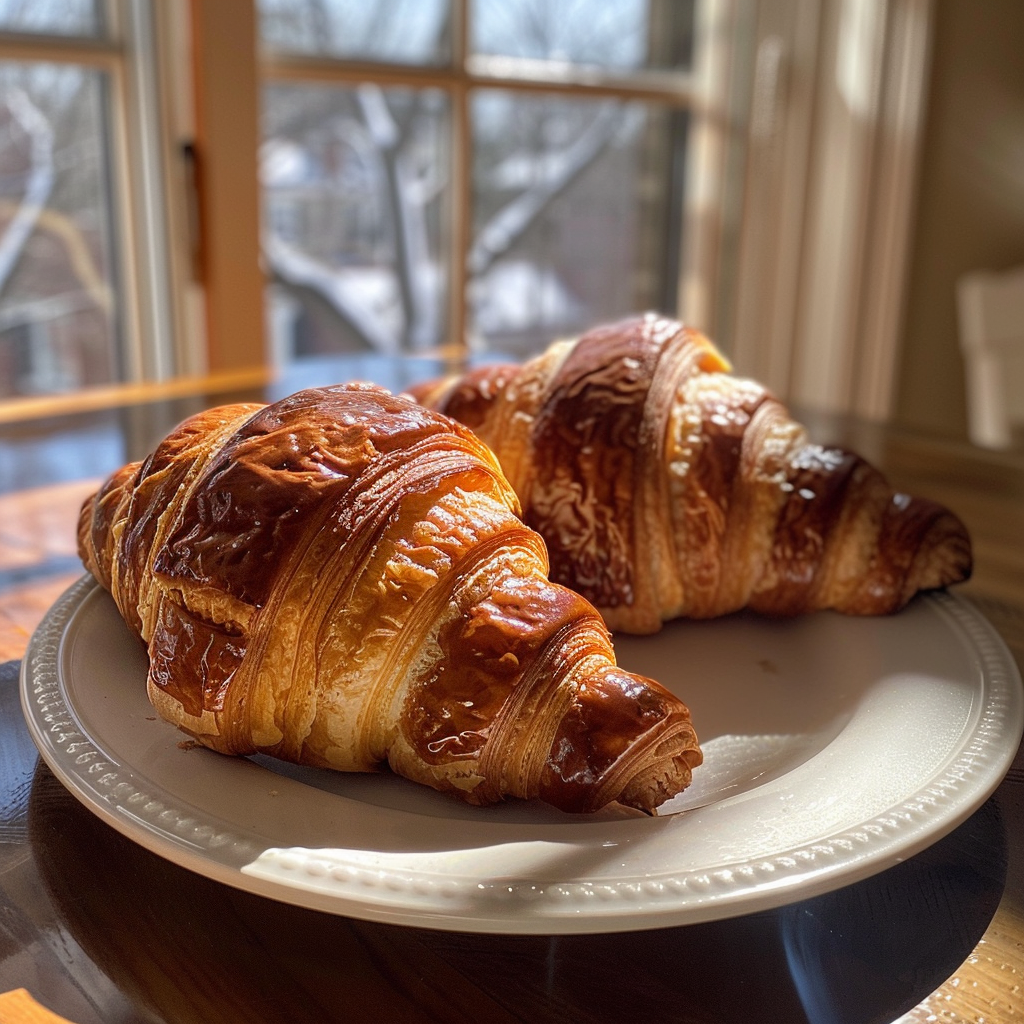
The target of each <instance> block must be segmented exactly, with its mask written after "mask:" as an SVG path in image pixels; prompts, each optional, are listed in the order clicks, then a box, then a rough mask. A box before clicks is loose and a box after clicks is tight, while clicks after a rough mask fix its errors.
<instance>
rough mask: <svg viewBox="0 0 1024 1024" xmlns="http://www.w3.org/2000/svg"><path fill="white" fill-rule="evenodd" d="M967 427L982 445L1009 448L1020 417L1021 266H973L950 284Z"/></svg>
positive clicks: (1023, 404) (1023, 419)
mask: <svg viewBox="0 0 1024 1024" xmlns="http://www.w3.org/2000/svg"><path fill="white" fill-rule="evenodd" d="M956 303H957V315H958V318H959V322H960V351H961V353H962V354H963V358H964V375H965V381H966V386H967V430H968V434H969V436H970V439H971V440H972V441H973V442H974V443H975V444H977V445H980V446H982V447H984V448H1009V447H1010V446H1011V445H1012V444H1013V424H1014V423H1024V267H1019V268H1017V269H1014V270H1008V271H1003V272H1001V273H995V272H991V271H974V272H971V273H969V274H965V275H964V276H963V277H961V278H960V279H959V280H958V281H957V285H956Z"/></svg>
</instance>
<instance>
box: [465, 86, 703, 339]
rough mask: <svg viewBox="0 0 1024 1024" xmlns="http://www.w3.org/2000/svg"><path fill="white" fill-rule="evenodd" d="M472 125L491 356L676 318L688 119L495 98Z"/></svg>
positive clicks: (495, 93)
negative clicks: (661, 313) (639, 316)
mask: <svg viewBox="0 0 1024 1024" xmlns="http://www.w3.org/2000/svg"><path fill="white" fill-rule="evenodd" d="M472 116H473V130H474V139H475V143H476V152H475V154H474V167H473V186H474V191H475V194H474V204H473V243H472V247H471V250H470V255H469V274H470V303H471V319H472V327H473V331H474V333H475V336H476V343H477V344H480V345H484V346H486V347H488V348H491V349H498V350H501V351H503V352H508V353H512V354H526V353H528V352H530V351H535V350H537V349H539V348H542V347H543V346H545V345H546V344H547V343H548V342H550V341H552V340H554V338H556V337H558V336H564V335H568V334H573V333H576V332H578V331H580V330H582V329H584V328H586V327H589V326H592V325H593V324H594V323H597V322H599V321H601V320H605V319H611V318H617V317H620V316H625V315H627V314H629V313H633V312H641V311H644V310H647V309H661V310H671V309H674V308H675V305H676V302H675V296H676V285H677V277H678V266H679V263H678V253H679V243H680V239H679V224H680V210H679V208H678V205H677V204H678V203H679V202H680V201H681V197H682V194H683V182H682V169H683V165H684V160H683V157H684V152H685V142H686V115H685V114H684V113H681V112H678V111H672V110H668V109H665V108H661V107H656V106H654V105H651V104H646V103H640V102H629V103H626V102H622V101H618V100H591V99H569V98H565V97H561V96H552V95H526V94H517V93H512V92H504V91H499V90H487V91H483V92H480V93H478V94H476V95H475V96H474V99H473V104H472Z"/></svg>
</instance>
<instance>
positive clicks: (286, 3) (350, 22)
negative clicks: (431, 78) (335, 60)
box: [259, 0, 450, 64]
mask: <svg viewBox="0 0 1024 1024" xmlns="http://www.w3.org/2000/svg"><path fill="white" fill-rule="evenodd" d="M259 12H260V32H261V35H262V38H263V41H264V42H265V43H267V44H269V45H270V46H272V47H274V48H276V49H280V50H286V51H289V52H291V53H303V54H320V55H324V56H330V57H344V58H346V59H348V60H366V61H384V62H387V63H393V64H445V63H447V62H448V60H449V49H450V48H449V39H448V24H449V20H448V0H259Z"/></svg>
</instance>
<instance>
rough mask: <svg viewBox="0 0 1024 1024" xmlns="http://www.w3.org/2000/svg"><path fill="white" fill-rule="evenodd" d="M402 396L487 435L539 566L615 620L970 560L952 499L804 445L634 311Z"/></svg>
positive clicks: (702, 356)
mask: <svg viewBox="0 0 1024 1024" xmlns="http://www.w3.org/2000/svg"><path fill="white" fill-rule="evenodd" d="M411 393H412V396H413V397H415V398H416V399H417V400H419V401H420V402H422V403H423V404H424V405H426V406H428V407H430V408H434V409H438V410H440V411H442V412H445V413H447V414H448V415H450V416H453V417H455V418H456V419H458V420H461V421H462V422H463V423H465V424H467V425H468V426H470V427H471V428H472V429H473V430H474V431H475V432H476V433H477V434H478V436H479V437H481V438H482V439H483V440H484V441H485V442H486V443H487V444H488V445H490V447H491V448H492V449H493V450H494V452H495V453H496V455H497V456H498V459H499V461H500V463H501V466H502V469H503V470H504V472H505V474H506V476H507V477H508V479H509V481H510V483H511V484H512V486H513V487H514V488H515V490H516V493H517V494H518V496H519V498H520V500H521V502H522V507H523V514H524V516H525V521H526V522H527V523H528V524H529V525H530V526H532V527H533V528H534V529H536V530H537V531H538V532H540V533H541V534H542V536H543V537H544V539H545V540H546V542H547V545H548V549H549V553H550V558H551V578H552V579H554V580H556V581H558V582H560V583H564V584H565V585H567V586H571V587H574V588H575V589H577V590H578V591H579V592H580V593H582V594H583V595H584V596H585V597H587V598H588V599H589V600H590V601H591V602H592V603H593V604H594V605H596V606H597V608H598V609H599V610H600V611H601V613H602V614H603V615H604V617H605V619H606V621H607V623H608V625H609V626H610V627H611V628H613V629H620V630H624V631H630V632H636V633H650V632H654V631H656V630H657V629H659V628H660V626H661V623H662V622H663V621H665V620H667V619H670V618H674V617H678V616H687V617H692V618H708V617H712V616H717V615H723V614H726V613H728V612H732V611H736V610H737V609H740V608H744V607H749V608H752V609H755V610H757V611H760V612H765V613H769V614H776V615H794V614H798V613H802V612H808V611H812V610H815V609H821V608H833V609H837V610H839V611H842V612H846V613H850V614H861V615H877V614H886V613H889V612H893V611H896V610H897V609H899V608H901V607H903V606H904V605H905V604H906V603H907V601H909V600H910V599H911V597H913V595H914V594H916V593H917V592H918V591H921V590H929V589H934V588H938V587H945V586H947V585H949V584H952V583H956V582H959V581H960V580H963V579H966V578H967V577H968V576H969V574H970V571H971V547H970V540H969V537H968V534H967V531H966V530H965V528H964V526H963V524H962V523H961V522H960V521H959V519H957V518H956V516H954V515H953V514H952V513H951V512H949V511H948V510H946V509H944V508H942V507H940V506H939V505H937V504H935V503H933V502H930V501H926V500H923V499H919V498H911V497H908V496H906V495H903V494H897V493H894V491H893V490H892V489H891V488H890V486H889V485H888V483H887V482H886V480H885V479H884V478H883V477H882V475H881V474H880V473H879V472H878V471H877V470H876V469H875V468H873V467H872V466H871V465H869V464H868V463H867V462H866V461H865V460H864V459H862V458H860V457H859V456H857V455H856V454H854V453H851V452H847V451H843V450H840V449H836V448H824V447H821V446H819V445H816V444H813V443H812V442H811V441H810V440H809V438H808V436H807V432H806V430H805V429H804V428H803V427H802V426H801V425H800V424H799V423H797V422H796V421H794V420H793V419H792V418H791V417H790V415H789V413H788V412H787V410H786V409H785V408H784V407H783V406H782V404H781V403H780V402H778V401H777V400H776V399H775V398H774V397H773V396H772V395H771V394H770V393H769V392H768V391H767V390H766V389H765V388H764V387H762V386H761V385H759V384H758V383H756V382H754V381H750V380H744V379H742V378H738V377H735V376H733V375H732V374H731V373H730V372H729V366H728V364H727V362H726V361H725V359H724V358H723V357H722V356H721V355H720V353H719V352H718V351H717V349H716V348H715V347H714V345H713V344H712V343H711V342H710V341H709V340H708V339H707V338H706V337H704V336H703V335H702V334H700V333H699V332H698V331H695V330H693V329H691V328H688V327H685V326H684V325H683V324H681V323H679V322H677V321H675V320H670V319H666V318H662V317H658V316H655V315H653V314H648V315H646V316H642V317H635V318H631V319H628V320H625V321H622V322H620V323H615V324H611V325H607V326H602V327H598V328H595V329H594V330H592V331H590V332H588V333H586V334H584V335H582V336H581V337H579V338H578V339H575V340H570V341H561V342H556V343H554V344H553V345H551V346H550V347H549V348H548V349H547V351H545V352H543V353H542V354H540V355H539V356H537V357H535V358H534V359H532V360H530V361H528V362H526V363H525V364H523V365H487V366H482V367H480V368H477V369H475V370H472V371H471V372H469V373H467V374H466V375H464V376H462V377H454V378H449V379H445V380H439V381H433V382H426V383H424V384H422V385H419V386H417V387H415V388H413V389H412V391H411Z"/></svg>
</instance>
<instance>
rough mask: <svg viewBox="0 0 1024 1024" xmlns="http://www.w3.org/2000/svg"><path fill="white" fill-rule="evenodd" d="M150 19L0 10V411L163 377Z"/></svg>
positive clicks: (168, 347) (131, 14)
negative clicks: (11, 404) (29, 399)
mask: <svg viewBox="0 0 1024 1024" xmlns="http://www.w3.org/2000/svg"><path fill="white" fill-rule="evenodd" d="M149 16H150V11H149V7H148V4H147V3H144V2H142V0H134V2H128V0H125V2H123V3H113V2H111V3H106V2H100V0H32V2H28V0H2V2H0V399H6V398H11V397H15V396H32V395H39V394H49V393H55V392H56V393H61V392H71V391H76V390H79V389H82V388H89V387H97V386H102V385H110V384H114V383H117V382H123V381H129V380H134V379H138V378H140V377H142V376H151V377H155V376H159V375H160V374H161V373H165V372H173V369H172V366H171V364H172V363H173V360H174V352H175V346H174V343H173V342H172V341H171V339H170V330H169V327H170V312H169V307H168V301H169V300H168V284H167V280H166V277H165V276H162V275H163V274H164V271H163V269H162V268H160V267H158V266H157V265H156V263H157V262H158V260H159V257H158V255H157V254H158V252H159V249H158V248H157V246H158V244H159V242H160V240H161V238H162V235H161V220H160V218H161V210H160V208H159V207H157V206H154V205H152V204H151V203H150V204H147V201H146V200H145V198H144V197H146V196H154V195H158V194H159V188H160V181H159V168H158V163H157V162H155V161H154V160H153V156H154V154H155V153H157V152H158V150H159V146H160V139H159V135H158V133H157V131H156V127H155V126H156V125H157V123H158V117H157V116H156V115H155V114H154V113H153V109H152V107H150V108H147V107H146V104H147V103H148V102H150V101H149V100H148V99H147V97H149V96H151V95H152V93H153V89H154V82H153V77H152V76H153V71H152V63H153V62H149V63H147V62H146V61H144V60H142V59H140V58H141V57H142V56H144V55H145V54H151V53H152V45H151V25H150V23H149ZM129 53H132V54H135V55H137V56H136V57H135V58H131V59H130V58H129V56H128V54H129ZM154 186H156V188H157V190H156V191H154ZM133 197H134V198H133ZM147 243H148V244H147ZM143 334H145V335H146V336H147V338H149V339H152V340H153V341H155V342H156V343H157V344H156V345H151V346H149V347H146V348H144V346H143V345H142V344H141V342H140V337H141V336H142V335H143Z"/></svg>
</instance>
